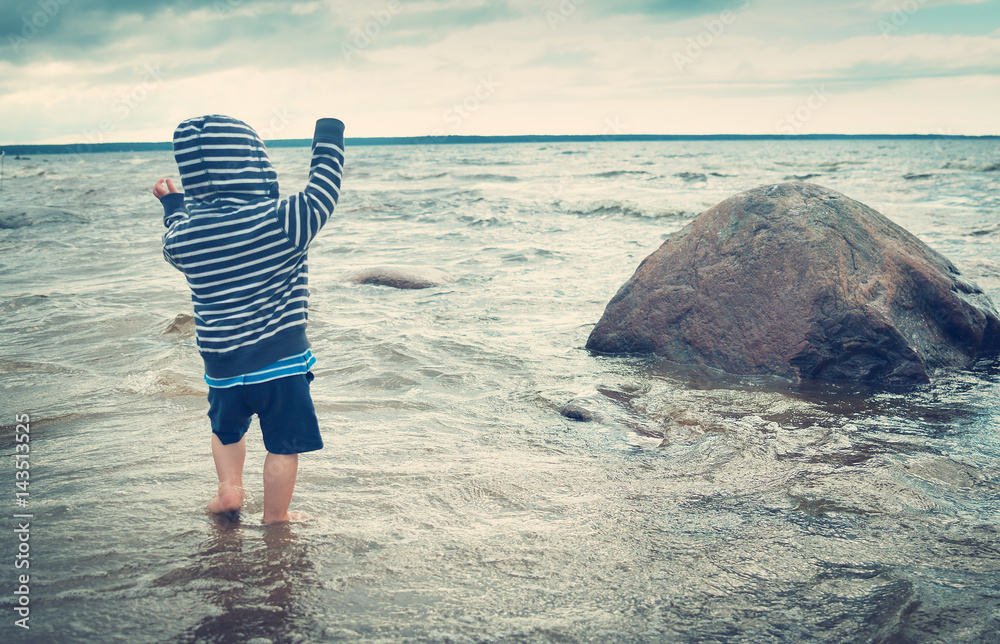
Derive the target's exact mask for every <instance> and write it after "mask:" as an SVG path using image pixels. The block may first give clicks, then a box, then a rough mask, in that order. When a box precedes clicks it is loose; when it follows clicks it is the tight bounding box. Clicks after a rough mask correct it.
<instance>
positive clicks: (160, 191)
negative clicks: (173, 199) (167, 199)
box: [153, 179, 180, 199]
mask: <svg viewBox="0 0 1000 644" xmlns="http://www.w3.org/2000/svg"><path fill="white" fill-rule="evenodd" d="M164 181H166V182H167V185H166V186H164V185H163V182H164ZM171 192H180V190H178V189H177V188H176V187H175V186H174V182H173V181H172V180H170V179H160V180H159V181H157V182H156V185H155V186H153V196H154V197H156V198H157V199H163V197H164V196H165V195H168V194H170V193H171Z"/></svg>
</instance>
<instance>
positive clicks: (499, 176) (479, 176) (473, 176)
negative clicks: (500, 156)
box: [456, 173, 521, 183]
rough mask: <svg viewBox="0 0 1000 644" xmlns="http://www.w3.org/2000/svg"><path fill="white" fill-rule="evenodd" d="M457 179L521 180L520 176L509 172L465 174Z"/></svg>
mask: <svg viewBox="0 0 1000 644" xmlns="http://www.w3.org/2000/svg"><path fill="white" fill-rule="evenodd" d="M456 178H457V179H465V180H469V181H500V182H503V183H514V182H515V181H520V180H521V178H520V177H514V176H511V175H509V174H489V173H487V174H464V175H461V176H459V177H456Z"/></svg>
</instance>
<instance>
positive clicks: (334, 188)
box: [277, 118, 344, 250]
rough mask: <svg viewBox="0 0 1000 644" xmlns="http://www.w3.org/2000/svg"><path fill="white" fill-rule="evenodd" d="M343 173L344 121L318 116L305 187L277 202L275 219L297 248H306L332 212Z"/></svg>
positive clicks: (338, 195)
mask: <svg viewBox="0 0 1000 644" xmlns="http://www.w3.org/2000/svg"><path fill="white" fill-rule="evenodd" d="M343 173H344V124H343V122H341V121H339V120H337V119H331V118H326V119H320V120H319V121H317V122H316V133H315V134H314V135H313V143H312V163H311V164H310V166H309V181H308V182H307V183H306V188H305V190H303V191H302V192H300V193H298V194H296V195H293V196H292V197H289V198H288V199H287V200H284V201H282V202H281V203H280V204H279V205H278V213H277V214H278V222H279V223H280V224H281V225H282V226H283V227H284V229H285V232H286V233H287V234H288V239H289V240H291V242H292V243H293V244H295V245H296V246H298V247H299V248H302V249H303V250H304V249H306V248H308V247H309V244H310V243H311V242H312V240H313V239H314V238H315V237H316V234H317V233H318V232H319V231H320V229H321V228H322V227H323V225H324V224H326V222H327V219H329V218H330V215H331V214H333V209H334V208H335V207H336V205H337V199H339V198H340V182H341V178H342V176H343Z"/></svg>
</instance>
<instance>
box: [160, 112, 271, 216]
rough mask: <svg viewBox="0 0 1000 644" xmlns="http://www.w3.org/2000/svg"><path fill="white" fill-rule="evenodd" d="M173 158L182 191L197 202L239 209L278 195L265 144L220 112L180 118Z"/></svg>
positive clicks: (252, 131) (250, 130)
mask: <svg viewBox="0 0 1000 644" xmlns="http://www.w3.org/2000/svg"><path fill="white" fill-rule="evenodd" d="M174 158H175V159H176V160H177V169H178V170H179V171H180V174H181V183H182V184H183V186H184V194H185V196H187V197H190V198H192V199H194V200H195V201H200V202H208V203H214V202H219V201H221V202H222V203H224V204H226V205H232V206H237V207H238V206H240V205H242V204H245V203H249V202H251V201H257V200H259V199H268V198H270V199H277V198H278V175H277V173H275V171H274V168H272V167H271V161H270V160H269V159H268V158H267V150H266V149H265V148H264V142H263V141H262V140H261V138H260V137H259V136H257V133H256V132H254V130H253V128H252V127H250V126H249V125H247V124H246V123H244V122H243V121H239V120H237V119H234V118H231V117H229V116H221V115H218V114H216V115H211V116H199V117H196V118H191V119H187V120H186V121H183V122H182V123H181V124H180V125H178V126H177V129H176V130H174ZM217 205H221V204H217Z"/></svg>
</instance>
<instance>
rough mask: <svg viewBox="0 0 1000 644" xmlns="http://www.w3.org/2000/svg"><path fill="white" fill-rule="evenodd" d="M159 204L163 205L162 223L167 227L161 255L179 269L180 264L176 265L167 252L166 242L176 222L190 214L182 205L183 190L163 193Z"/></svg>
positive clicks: (184, 219) (181, 220) (185, 219)
mask: <svg viewBox="0 0 1000 644" xmlns="http://www.w3.org/2000/svg"><path fill="white" fill-rule="evenodd" d="M160 205H161V206H163V225H164V226H166V227H167V232H165V233H163V257H164V259H166V260H167V261H168V262H170V265H171V266H174V267H175V268H178V269H179V268H180V266H178V265H177V264H176V263H175V262H174V260H173V259H171V257H170V253H169V252H168V242H169V241H170V236H171V234H172V233H173V232H174V231H175V230H176V228H177V226H178V224H180V223H181V222H185V221H187V220H188V219H189V218H190V217H191V215H190V214H189V213H188V210H187V207H186V206H185V205H184V193H183V192H171V193H169V194H166V195H163V198H162V199H160Z"/></svg>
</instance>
